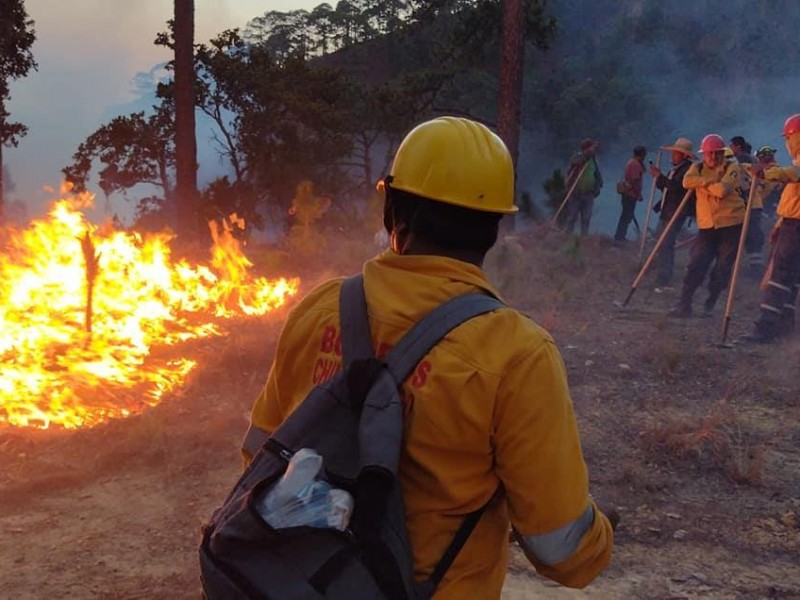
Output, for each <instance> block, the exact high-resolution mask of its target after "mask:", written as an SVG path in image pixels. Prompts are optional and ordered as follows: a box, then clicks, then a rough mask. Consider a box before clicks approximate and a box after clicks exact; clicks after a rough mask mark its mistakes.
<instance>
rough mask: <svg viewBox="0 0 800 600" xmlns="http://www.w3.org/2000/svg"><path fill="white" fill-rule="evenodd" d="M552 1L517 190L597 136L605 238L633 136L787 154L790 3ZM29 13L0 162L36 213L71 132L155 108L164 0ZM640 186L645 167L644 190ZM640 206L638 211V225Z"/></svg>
mask: <svg viewBox="0 0 800 600" xmlns="http://www.w3.org/2000/svg"><path fill="white" fill-rule="evenodd" d="M67 4H68V5H69V6H66V5H67ZM316 4H317V3H316V2H308V1H307V0H302V1H300V0H298V1H294V0H280V2H278V1H277V0H261V1H256V0H236V1H233V0H230V1H227V2H226V1H224V0H197V1H196V21H197V25H196V26H197V33H196V39H197V40H198V41H203V40H207V39H209V38H210V37H212V36H213V35H215V34H216V33H218V32H219V31H221V30H222V29H224V28H226V27H234V26H240V27H241V26H244V25H245V24H246V23H247V21H248V20H249V19H251V18H252V17H254V16H257V15H260V14H263V13H264V12H265V11H267V10H289V9H291V8H295V7H296V8H307V9H308V8H311V7H313V6H315V5H316ZM548 7H549V8H548V10H549V12H550V13H551V14H552V15H553V16H555V17H556V19H557V21H558V34H557V37H556V40H555V42H554V43H553V44H552V48H551V49H550V50H549V51H547V52H545V53H541V52H538V51H535V50H532V49H529V50H528V53H527V64H526V75H525V90H524V97H523V136H522V140H521V144H520V157H519V165H518V183H519V187H520V191H528V192H530V193H531V195H532V197H533V199H534V201H536V202H537V203H538V204H539V205H540V206H542V205H543V204H544V192H543V190H542V183H543V181H544V179H545V178H547V177H548V176H549V175H550V174H551V173H552V171H553V169H555V168H561V169H563V168H564V167H565V165H566V163H567V161H568V159H569V157H570V155H571V154H572V153H573V152H575V151H576V150H577V148H578V145H579V143H580V140H581V139H582V138H584V137H592V138H595V139H598V140H599V141H600V142H601V147H600V151H599V154H598V159H599V163H600V166H601V169H602V172H603V175H604V179H605V182H606V183H605V187H604V188H603V191H602V193H601V195H600V197H599V198H598V199H597V202H596V208H595V218H594V220H593V229H594V230H595V231H598V232H602V233H609V232H610V231H611V230H612V228H613V226H614V224H615V223H616V219H617V216H618V213H619V197H618V196H617V195H616V194H615V193H614V183H615V181H617V180H618V179H619V178H620V177H621V174H622V170H623V168H624V164H625V161H626V160H627V159H628V158H629V156H630V154H631V149H632V148H633V146H635V145H637V144H643V145H645V146H646V147H647V148H648V150H649V154H648V159H652V160H655V152H656V150H657V149H658V148H659V147H660V146H662V145H665V144H670V143H672V142H673V141H674V140H675V138H677V137H678V136H686V137H689V138H690V139H691V140H692V141H693V142H694V144H695V147H697V146H698V145H699V141H700V140H701V139H702V137H703V136H704V135H706V134H707V133H709V132H717V133H720V134H721V135H722V136H723V137H724V138H725V139H726V140H729V139H730V138H731V137H732V136H734V135H743V136H744V137H745V138H746V139H747V140H748V141H750V142H751V144H752V145H753V148H754V149H756V148H758V147H759V146H761V145H763V144H770V145H773V146H775V147H777V148H778V149H779V153H778V157H779V160H781V161H782V162H786V160H787V157H786V154H785V151H784V149H783V142H782V139H781V137H780V128H781V124H782V123H783V120H784V119H785V118H786V116H788V115H789V114H792V113H795V112H800V100H798V98H797V92H798V90H800V75H798V72H797V68H796V65H798V64H800V48H798V44H797V41H796V39H797V36H796V30H797V23H800V2H797V1H796V0H761V1H759V2H751V1H746V0H729V1H728V2H724V3H722V2H719V1H716V0H713V1H712V0H707V1H701V0H695V1H693V2H673V3H666V2H663V1H661V0H628V1H626V2H618V1H616V0H550V2H549V3H548ZM26 8H27V10H28V12H29V14H30V16H31V17H32V18H33V19H34V20H35V22H36V31H37V42H36V44H35V46H34V48H33V51H34V55H35V58H36V60H37V61H38V63H39V71H38V73H34V74H32V75H31V76H30V77H28V78H26V79H23V80H20V81H18V82H14V83H13V84H12V101H11V104H10V110H11V118H12V119H13V120H15V121H20V122H22V123H25V124H26V125H28V126H29V128H30V132H29V135H28V136H27V137H26V138H24V139H23V140H22V141H21V144H20V146H19V148H16V149H9V150H8V151H6V153H5V159H6V161H7V165H8V168H9V172H10V175H11V177H12V178H13V180H14V182H15V183H16V190H15V191H14V192H12V193H11V194H10V198H9V201H13V200H15V199H16V200H20V199H21V200H24V202H25V203H26V204H27V205H28V209H29V212H30V213H31V214H33V215H35V214H38V213H40V212H41V210H42V208H43V207H44V205H45V202H46V201H47V200H49V199H50V194H48V193H45V192H43V191H42V186H43V185H45V184H50V185H55V184H57V183H58V181H59V180H60V178H61V168H62V167H64V166H66V165H67V164H69V163H70V161H71V156H72V153H73V152H74V151H75V149H76V148H77V146H78V144H79V143H80V142H82V141H83V140H84V139H85V138H86V137H87V136H88V135H89V134H90V133H92V132H93V131H94V130H96V129H97V128H98V127H99V126H101V125H102V124H104V123H106V122H108V121H109V120H110V119H111V118H112V117H114V116H116V115H119V114H128V113H130V112H133V111H137V110H146V109H148V107H149V106H150V105H151V104H152V103H153V98H152V95H151V93H152V86H153V77H154V76H156V75H157V74H158V72H157V70H155V71H152V72H151V70H152V69H154V66H155V65H158V64H159V63H162V62H163V61H166V60H169V55H168V52H167V51H166V50H165V49H163V48H157V47H155V46H154V45H153V44H152V40H153V38H154V37H155V34H156V32H158V31H160V30H163V29H164V27H165V22H166V20H167V19H169V18H170V17H171V11H172V3H171V2H164V1H161V0H142V1H140V2H136V3H127V2H121V1H119V2H118V1H115V2H109V1H107V0H74V1H71V2H69V3H64V2H58V1H57V0H27V2H26ZM140 72H141V73H144V74H145V75H144V76H142V77H139V78H137V77H136V74H137V73H140ZM143 82H144V83H143ZM209 135H210V132H209V130H208V128H207V126H206V125H204V124H203V121H202V120H199V121H198V151H199V155H198V158H199V162H200V181H201V183H203V182H207V181H208V180H209V179H210V178H212V177H213V176H215V175H219V174H223V173H224V171H225V167H224V166H223V165H221V164H220V161H219V160H218V157H217V155H216V153H215V151H214V149H213V147H212V145H211V143H210V142H209ZM668 161H669V157H668V156H665V157H664V159H663V160H662V165H666V164H667V163H668ZM650 182H651V180H650V178H649V176H646V178H645V188H644V189H645V190H646V191H649V189H650ZM95 184H96V180H94V181H92V182H90V186H91V187H93V188H94V189H96V187H95ZM101 203H102V200H101ZM113 204H114V207H113V208H114V209H115V210H118V211H120V212H122V213H123V214H124V213H125V212H126V211H127V212H128V213H130V212H132V203H126V202H125V201H124V200H122V199H120V198H115V199H114V200H113ZM642 213H643V209H642V207H641V205H640V207H639V208H637V216H638V218H639V221H640V222H641V221H642Z"/></svg>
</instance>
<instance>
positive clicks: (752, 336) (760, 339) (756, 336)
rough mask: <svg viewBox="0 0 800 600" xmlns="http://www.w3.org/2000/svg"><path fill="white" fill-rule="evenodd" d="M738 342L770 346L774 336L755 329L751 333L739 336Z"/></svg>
mask: <svg viewBox="0 0 800 600" xmlns="http://www.w3.org/2000/svg"><path fill="white" fill-rule="evenodd" d="M739 341H740V342H744V343H746V344H771V343H772V342H774V341H775V336H771V335H767V334H766V333H764V332H763V331H761V330H760V329H758V328H755V329H754V330H753V331H752V332H751V333H745V334H743V335H740V336H739Z"/></svg>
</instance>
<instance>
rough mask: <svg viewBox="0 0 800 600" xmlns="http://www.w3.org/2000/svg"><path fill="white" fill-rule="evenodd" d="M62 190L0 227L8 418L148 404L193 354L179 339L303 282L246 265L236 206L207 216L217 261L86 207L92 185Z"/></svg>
mask: <svg viewBox="0 0 800 600" xmlns="http://www.w3.org/2000/svg"><path fill="white" fill-rule="evenodd" d="M63 192H64V194H65V198H63V199H61V200H58V201H57V202H55V203H54V204H53V206H52V208H51V210H50V212H49V213H48V214H47V216H46V217H44V218H42V219H40V220H36V221H33V222H32V223H31V224H30V225H29V226H28V227H26V228H25V229H19V230H17V229H14V228H8V229H5V230H3V231H2V232H1V233H0V239H2V240H3V241H4V243H3V250H2V253H0V279H2V281H3V283H4V285H3V287H2V289H0V370H2V373H3V377H2V379H1V380H0V424H4V423H5V424H10V425H14V426H26V427H37V428H47V427H49V426H51V425H57V426H60V427H64V428H76V427H87V426H93V425H96V424H98V423H101V422H104V421H107V420H108V419H111V418H116V417H125V416H129V415H132V414H136V413H138V412H141V411H142V410H143V409H144V408H146V407H148V406H154V405H156V404H158V403H159V402H160V400H161V398H162V397H163V396H164V394H165V393H167V392H169V391H171V390H175V389H177V388H178V387H179V386H180V385H181V384H182V383H183V382H184V381H185V380H186V377H187V376H188V374H189V373H190V372H191V371H192V370H193V369H194V368H195V366H196V365H197V361H196V360H194V359H193V358H191V357H188V356H185V355H183V354H182V353H181V352H178V351H175V350H174V349H175V348H180V346H181V344H185V343H186V342H187V341H189V340H195V339H201V338H205V337H209V336H219V335H223V334H224V331H225V330H224V327H223V323H224V320H226V319H230V318H232V317H234V316H237V315H263V314H265V313H267V312H269V311H272V310H274V309H276V308H278V307H280V306H282V305H283V304H284V303H285V302H286V300H287V298H288V297H290V296H292V295H294V294H295V293H296V292H297V289H298V285H299V280H297V279H296V278H279V279H274V280H270V279H266V278H264V277H254V276H253V275H251V274H250V272H249V269H250V267H251V266H252V263H251V262H250V261H249V260H248V259H247V257H246V256H245V255H244V253H243V252H242V250H241V248H240V246H239V242H238V241H237V240H236V239H235V238H234V237H233V235H232V229H233V227H236V226H241V222H240V221H239V220H238V219H236V218H235V215H234V216H233V218H231V219H229V220H227V221H225V222H224V223H223V224H222V225H219V224H216V223H213V224H211V232H212V237H213V241H214V244H213V247H212V248H211V257H210V261H209V264H207V265H204V264H190V263H189V262H188V261H186V260H179V261H178V260H173V259H172V257H171V250H170V241H171V239H172V238H173V236H172V234H171V233H169V232H163V233H158V234H152V235H141V234H138V233H136V232H125V231H118V230H115V229H114V228H113V227H112V226H110V225H105V226H102V227H100V226H97V225H94V224H92V223H90V222H89V221H88V220H87V219H86V217H85V215H84V213H83V212H82V210H83V209H85V208H87V207H90V206H91V203H92V196H91V195H89V194H78V195H73V194H69V190H63ZM167 347H171V348H173V350H171V351H168V352H165V351H164V350H163V349H164V348H167Z"/></svg>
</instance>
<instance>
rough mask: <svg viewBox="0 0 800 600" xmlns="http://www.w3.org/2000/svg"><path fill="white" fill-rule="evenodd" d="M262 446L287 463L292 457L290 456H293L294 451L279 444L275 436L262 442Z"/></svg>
mask: <svg viewBox="0 0 800 600" xmlns="http://www.w3.org/2000/svg"><path fill="white" fill-rule="evenodd" d="M264 446H265V447H266V448H267V450H269V451H270V452H272V453H273V454H275V455H277V456H278V457H280V458H282V459H283V460H284V461H285V462H287V463H288V462H289V461H290V460H291V459H292V456H294V452H292V451H291V450H289V448H287V447H286V446H284V445H283V444H281V443H280V442H279V441H277V440H276V439H275V438H269V439H268V440H267V441H266V442H264Z"/></svg>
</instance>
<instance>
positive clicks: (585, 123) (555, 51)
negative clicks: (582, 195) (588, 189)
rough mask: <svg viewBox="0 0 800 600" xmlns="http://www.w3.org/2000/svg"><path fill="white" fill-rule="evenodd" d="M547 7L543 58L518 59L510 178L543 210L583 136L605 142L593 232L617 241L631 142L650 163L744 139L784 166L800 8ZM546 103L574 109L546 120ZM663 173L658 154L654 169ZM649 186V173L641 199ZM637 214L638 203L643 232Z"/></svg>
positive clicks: (636, 0) (790, 3)
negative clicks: (520, 77)
mask: <svg viewBox="0 0 800 600" xmlns="http://www.w3.org/2000/svg"><path fill="white" fill-rule="evenodd" d="M549 6H550V11H551V12H552V13H553V14H554V15H555V16H556V18H557V19H558V35H557V38H556V41H555V43H554V44H553V46H552V49H551V50H550V51H548V52H546V53H540V52H536V51H534V50H528V53H527V55H526V58H527V60H528V63H529V64H528V66H527V68H526V84H525V95H524V101H523V106H524V107H525V108H524V110H525V114H524V124H525V129H526V131H525V132H524V134H525V135H524V136H523V143H522V145H521V150H522V154H521V156H520V162H519V179H518V181H519V184H520V186H521V189H522V190H529V191H530V192H531V193H532V195H533V197H534V199H535V200H536V201H537V202H538V203H539V204H540V205H541V204H542V203H543V199H544V193H543V191H542V188H541V184H542V181H543V180H544V179H545V178H546V177H547V176H549V175H550V173H551V172H552V170H553V169H555V168H561V169H563V168H564V167H565V165H566V163H567V161H568V159H569V156H570V154H571V153H572V152H574V151H576V150H577V149H578V146H579V143H580V140H581V139H582V138H584V137H592V138H595V139H598V140H600V142H601V147H600V151H599V153H598V159H599V163H600V166H601V169H602V172H603V175H604V179H605V186H604V188H603V191H602V192H601V195H600V197H599V198H598V199H597V200H596V203H595V217H594V219H593V224H592V228H593V230H595V231H599V232H603V233H613V227H614V226H615V225H616V220H617V217H618V216H619V211H620V202H619V196H618V195H616V193H615V190H614V187H615V186H614V184H615V182H616V181H617V180H619V179H620V178H621V176H622V171H623V169H624V166H625V162H626V161H627V160H628V158H630V157H631V155H632V149H633V147H634V146H636V145H637V144H643V145H644V146H646V147H647V148H648V160H653V161H654V162H655V159H656V151H657V150H658V148H659V147H660V146H663V145H668V144H671V143H672V142H674V141H675V139H676V138H677V137H679V136H685V137H688V138H689V139H691V140H692V141H693V143H694V146H695V149H697V148H698V146H699V144H700V140H701V139H702V138H703V137H704V136H705V135H706V134H708V133H712V132H713V133H719V134H720V135H722V136H723V138H724V139H725V140H726V141H729V140H730V138H731V137H733V136H735V135H742V136H744V137H745V139H746V140H747V141H748V142H750V143H751V144H752V146H753V151H755V150H756V149H758V148H759V147H760V146H762V145H765V144H768V145H771V146H773V147H775V148H777V149H778V153H777V158H778V160H779V161H780V162H783V163H786V162H787V161H788V156H787V154H786V151H785V148H784V143H783V138H782V137H781V127H782V125H783V121H784V120H785V119H786V117H787V116H789V115H791V114H794V113H798V112H800V97H798V92H800V70H798V67H797V65H798V64H800V44H798V42H797V25H798V23H800V2H796V1H795V0H763V1H759V2H750V1H747V0H730V1H728V2H724V3H723V2H717V1H713V0H706V1H702V0H699V1H697V0H696V1H693V2H672V3H667V2H662V1H657V0H631V1H627V2H617V1H613V0H596V1H591V2H589V1H578V0H555V1H553V2H550V3H549ZM554 81H557V82H558V83H557V84H556V85H557V89H556V90H553V89H551V85H552V82H554ZM565 98H566V99H565ZM543 102H548V103H551V104H552V103H553V102H556V103H559V102H560V103H562V104H564V105H565V106H566V107H567V108H568V109H571V110H567V114H566V115H564V116H563V118H562V119H561V121H560V122H558V123H549V124H547V123H543V122H542V121H541V115H542V114H543V113H544V112H546V110H545V108H544V107H543V106H542V104H543ZM552 112H555V111H551V113H552ZM668 164H669V156H668V155H665V156H664V157H663V158H662V170H663V169H664V165H668ZM651 181H652V180H651V178H650V177H649V175H647V176H645V186H644V189H645V192H646V193H649V190H650V183H651ZM646 199H647V198H646V196H645V200H646ZM643 213H644V210H643V208H642V205H641V204H640V205H639V207H637V216H638V218H639V221H640V223H641V222H642V218H643ZM629 235H630V233H629Z"/></svg>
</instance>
